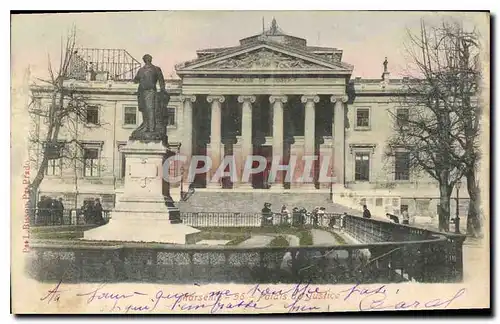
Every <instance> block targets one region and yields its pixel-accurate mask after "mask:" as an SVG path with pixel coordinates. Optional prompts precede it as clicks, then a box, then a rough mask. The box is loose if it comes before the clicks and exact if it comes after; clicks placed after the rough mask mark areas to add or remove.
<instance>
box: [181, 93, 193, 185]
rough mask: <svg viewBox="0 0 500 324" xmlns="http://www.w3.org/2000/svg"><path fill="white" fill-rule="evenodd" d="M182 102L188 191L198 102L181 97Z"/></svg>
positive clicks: (185, 171)
mask: <svg viewBox="0 0 500 324" xmlns="http://www.w3.org/2000/svg"><path fill="white" fill-rule="evenodd" d="M180 100H181V102H182V103H183V105H184V108H183V110H182V142H181V148H180V154H181V156H185V157H186V159H185V160H184V161H185V162H184V166H183V169H184V175H183V181H184V188H185V190H186V191H187V188H188V187H189V185H190V183H187V182H186V181H187V179H188V174H189V165H190V163H191V155H192V154H193V103H194V102H195V101H196V96H193V95H188V96H185V95H181V96H180Z"/></svg>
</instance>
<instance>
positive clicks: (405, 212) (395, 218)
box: [363, 205, 410, 225]
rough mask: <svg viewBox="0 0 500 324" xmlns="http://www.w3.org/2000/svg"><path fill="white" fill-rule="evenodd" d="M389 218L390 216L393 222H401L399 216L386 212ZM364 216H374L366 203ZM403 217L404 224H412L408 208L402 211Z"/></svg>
mask: <svg viewBox="0 0 500 324" xmlns="http://www.w3.org/2000/svg"><path fill="white" fill-rule="evenodd" d="M385 215H386V216H387V218H389V219H390V220H391V221H392V222H394V223H396V224H399V217H398V216H396V215H393V214H389V213H386V214H385ZM363 218H372V214H371V213H370V210H369V209H368V207H366V205H363ZM401 218H402V219H403V222H402V224H403V225H409V224H410V214H408V210H407V209H404V210H403V211H402V212H401Z"/></svg>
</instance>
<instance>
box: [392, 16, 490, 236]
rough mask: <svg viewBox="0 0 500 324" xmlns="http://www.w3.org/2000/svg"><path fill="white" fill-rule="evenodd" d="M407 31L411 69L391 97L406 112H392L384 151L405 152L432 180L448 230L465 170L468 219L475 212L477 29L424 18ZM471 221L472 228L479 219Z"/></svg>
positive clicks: (442, 223) (441, 220) (442, 224)
mask: <svg viewBox="0 0 500 324" xmlns="http://www.w3.org/2000/svg"><path fill="white" fill-rule="evenodd" d="M408 35H409V40H410V46H408V48H407V52H408V54H409V56H410V58H411V63H412V65H413V66H414V67H415V70H414V71H412V75H413V77H411V78H408V79H407V81H406V82H405V83H404V86H403V89H402V91H401V93H400V95H399V96H398V97H397V99H396V102H397V105H398V107H400V108H405V109H407V110H406V111H407V114H399V115H398V114H397V113H393V119H394V121H395V123H394V132H393V135H392V136H391V137H390V139H389V141H388V145H389V147H390V148H391V150H389V151H388V152H389V154H390V155H392V154H393V153H394V150H397V149H401V150H403V151H405V152H408V163H409V167H410V168H411V169H412V170H414V171H417V172H425V173H427V174H429V175H430V176H431V177H432V178H434V179H435V180H437V182H438V184H439V194H440V204H439V209H438V211H439V228H440V230H445V231H448V230H449V219H450V198H451V194H452V191H453V188H454V187H455V184H456V182H457V181H458V180H459V179H460V178H462V177H463V176H464V175H465V176H466V177H467V182H468V183H467V188H468V190H469V195H470V205H469V220H468V223H469V222H471V221H472V220H473V219H477V217H478V215H479V212H478V211H477V209H478V207H477V205H478V199H479V190H478V184H477V181H476V177H475V174H476V166H477V161H478V158H479V151H478V145H477V140H478V134H479V132H478V130H479V124H478V122H479V114H480V111H479V105H478V103H477V100H476V96H477V90H478V86H477V84H478V79H479V77H480V73H479V67H478V64H477V53H478V46H477V37H478V35H477V34H476V32H475V31H472V32H465V31H464V29H463V27H462V26H461V25H460V24H456V23H448V22H443V23H442V25H441V26H439V27H430V28H428V27H427V26H426V24H425V22H424V21H422V22H421V28H420V33H419V34H418V35H415V34H412V33H410V32H409V33H408ZM472 222H473V224H474V228H475V229H476V230H477V228H478V227H477V226H479V225H477V224H479V223H478V222H474V221H472Z"/></svg>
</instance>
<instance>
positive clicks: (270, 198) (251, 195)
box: [176, 190, 362, 215]
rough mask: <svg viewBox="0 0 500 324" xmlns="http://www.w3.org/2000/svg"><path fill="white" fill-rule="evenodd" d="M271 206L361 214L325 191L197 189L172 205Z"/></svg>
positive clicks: (244, 209) (246, 209) (186, 208)
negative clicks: (268, 204)
mask: <svg viewBox="0 0 500 324" xmlns="http://www.w3.org/2000/svg"><path fill="white" fill-rule="evenodd" d="M265 202H269V203H271V204H272V206H271V209H272V210H273V211H274V212H279V211H280V209H281V206H282V205H283V204H284V205H286V206H287V207H288V209H289V210H290V211H291V210H292V209H293V207H304V208H306V209H307V210H312V209H313V208H314V207H316V206H318V207H325V209H326V212H327V213H344V212H347V213H349V214H354V215H361V214H362V213H361V212H360V211H358V210H355V209H352V208H348V207H346V206H343V205H340V204H336V203H333V202H332V201H331V200H330V197H329V194H328V193H325V192H317V193H315V192H313V193H312V192H286V191H285V192H272V191H267V190H266V191H259V192H252V191H249V192H234V191H231V190H228V191H219V192H213V191H202V190H197V191H196V192H195V193H194V194H193V195H192V196H191V197H190V198H189V199H188V200H187V201H180V202H178V203H176V205H177V206H178V207H179V208H180V211H181V212H240V213H260V211H261V209H262V208H263V207H264V203H265Z"/></svg>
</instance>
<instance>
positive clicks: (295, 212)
mask: <svg viewBox="0 0 500 324" xmlns="http://www.w3.org/2000/svg"><path fill="white" fill-rule="evenodd" d="M299 220H300V211H299V209H298V208H297V207H293V209H292V225H293V226H294V227H297V226H299Z"/></svg>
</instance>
